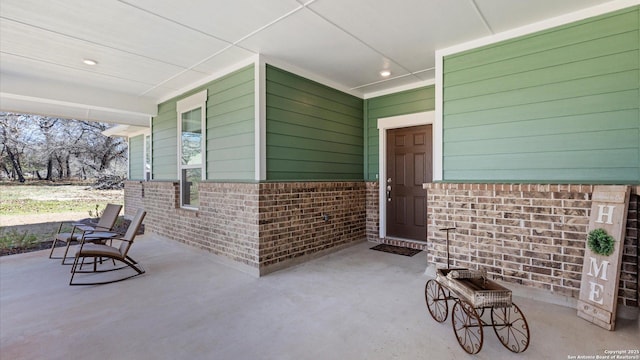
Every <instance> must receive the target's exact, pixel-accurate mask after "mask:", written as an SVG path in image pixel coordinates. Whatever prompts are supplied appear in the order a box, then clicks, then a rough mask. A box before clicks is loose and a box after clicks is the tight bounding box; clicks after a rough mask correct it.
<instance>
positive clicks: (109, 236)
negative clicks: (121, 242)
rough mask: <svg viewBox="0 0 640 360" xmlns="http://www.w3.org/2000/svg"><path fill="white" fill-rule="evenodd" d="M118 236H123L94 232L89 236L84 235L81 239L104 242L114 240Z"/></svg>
mask: <svg viewBox="0 0 640 360" xmlns="http://www.w3.org/2000/svg"><path fill="white" fill-rule="evenodd" d="M118 236H123V235H122V234H120V233H117V232H115V231H94V232H91V233H89V234H85V235H84V236H83V238H84V239H86V240H89V241H91V240H99V239H106V240H108V239H114V238H116V237H118Z"/></svg>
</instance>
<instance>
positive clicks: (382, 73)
mask: <svg viewBox="0 0 640 360" xmlns="http://www.w3.org/2000/svg"><path fill="white" fill-rule="evenodd" d="M390 75H391V71H389V70H382V71H380V76H382V77H389V76H390Z"/></svg>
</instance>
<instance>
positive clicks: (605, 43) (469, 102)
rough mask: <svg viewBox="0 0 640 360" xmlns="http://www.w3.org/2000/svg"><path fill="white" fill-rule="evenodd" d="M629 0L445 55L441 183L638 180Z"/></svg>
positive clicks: (634, 23)
mask: <svg viewBox="0 0 640 360" xmlns="http://www.w3.org/2000/svg"><path fill="white" fill-rule="evenodd" d="M638 13H639V7H634V8H630V9H626V10H622V11H618V12H615V13H611V14H606V15H603V16H599V17H596V18H592V19H587V20H583V21H580V22H576V23H573V24H569V25H565V26H562V27H558V28H554V29H549V30H545V31H542V32H538V33H535V34H531V35H527V36H523V37H520V38H516V39H511V40H507V41H504V42H500V43H497V44H492V45H489V46H485V47H482V48H479V49H473V50H470V51H466V52H463V53H460V54H454V55H451V56H448V57H445V59H444V86H443V99H444V104H443V114H444V118H443V131H444V133H443V141H444V144H443V155H444V156H443V168H444V180H445V181H525V182H590V183H597V182H605V183H615V182H624V183H629V182H632V183H633V182H635V183H637V182H638V181H640V66H639V65H640V52H639V51H640V37H639V30H640V23H639V14H638Z"/></svg>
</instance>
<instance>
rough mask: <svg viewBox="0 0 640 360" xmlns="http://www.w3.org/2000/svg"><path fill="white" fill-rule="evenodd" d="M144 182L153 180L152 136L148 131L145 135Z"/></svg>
mask: <svg viewBox="0 0 640 360" xmlns="http://www.w3.org/2000/svg"><path fill="white" fill-rule="evenodd" d="M143 166H144V180H145V181H149V180H151V134H150V132H149V131H147V132H146V133H145V134H144V162H143Z"/></svg>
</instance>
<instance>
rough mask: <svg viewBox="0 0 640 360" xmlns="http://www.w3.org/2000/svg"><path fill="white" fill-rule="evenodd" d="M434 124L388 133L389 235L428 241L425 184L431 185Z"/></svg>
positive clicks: (389, 131)
mask: <svg viewBox="0 0 640 360" xmlns="http://www.w3.org/2000/svg"><path fill="white" fill-rule="evenodd" d="M431 149H432V139H431V125H422V126H414V127H408V128H401V129H393V130H388V132H387V174H386V175H387V176H386V179H385V186H386V189H385V191H386V194H387V199H386V200H387V236H393V237H400V238H404V239H412V240H422V241H426V240H427V202H426V195H427V193H426V191H425V190H424V189H423V188H422V184H424V183H428V182H431V179H432V164H431V158H432V157H431Z"/></svg>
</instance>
